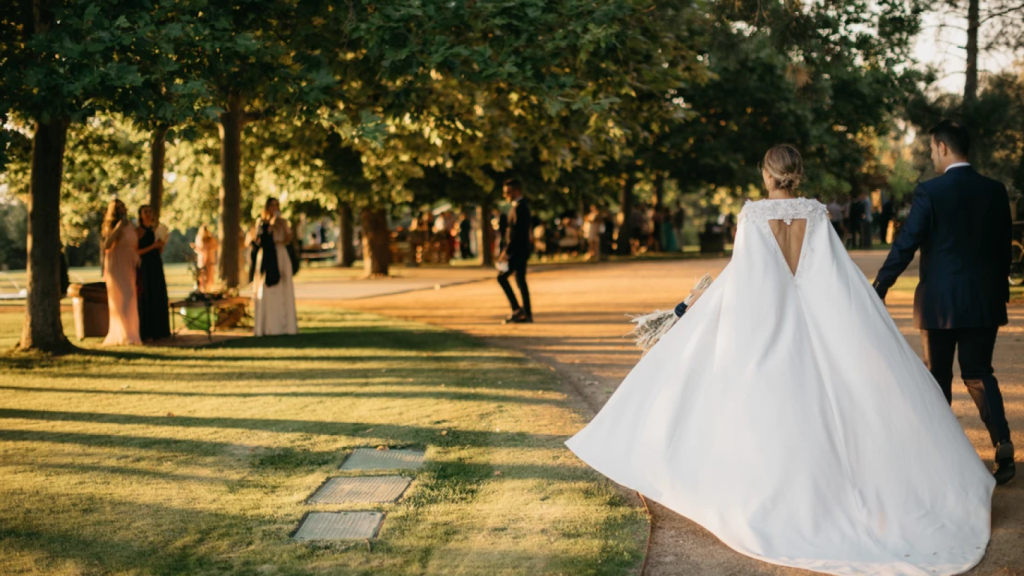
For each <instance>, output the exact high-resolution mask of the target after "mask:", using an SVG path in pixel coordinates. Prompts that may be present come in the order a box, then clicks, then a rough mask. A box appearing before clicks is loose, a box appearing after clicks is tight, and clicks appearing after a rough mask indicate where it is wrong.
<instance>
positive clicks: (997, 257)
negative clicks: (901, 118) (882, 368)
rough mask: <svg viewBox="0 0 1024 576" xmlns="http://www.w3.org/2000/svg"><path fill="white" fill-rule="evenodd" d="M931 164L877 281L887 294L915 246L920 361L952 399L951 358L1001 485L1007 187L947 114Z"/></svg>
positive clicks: (1005, 439)
mask: <svg viewBox="0 0 1024 576" xmlns="http://www.w3.org/2000/svg"><path fill="white" fill-rule="evenodd" d="M931 135H932V138H931V151H932V162H934V164H935V171H936V172H938V173H939V174H941V176H939V177H937V178H934V179H932V180H929V181H927V182H922V183H920V184H918V186H917V189H916V190H914V200H913V204H912V205H911V208H910V215H909V216H908V217H907V222H906V224H905V225H904V226H903V228H901V230H900V235H899V238H897V240H896V242H895V243H894V244H893V246H892V251H891V252H889V257H888V258H886V260H885V264H884V265H883V266H882V268H881V270H879V271H878V275H877V277H876V279H875V283H874V286H875V290H876V291H877V292H878V295H879V296H880V297H881V298H882V299H883V300H884V299H885V295H886V292H888V290H889V288H890V287H892V285H893V284H894V283H895V282H896V278H897V277H899V275H900V274H901V273H902V272H903V271H904V270H905V269H906V268H907V266H908V265H909V264H910V262H911V261H912V260H913V259H914V253H915V252H916V251H917V249H918V248H920V249H921V262H920V264H921V281H920V283H919V284H918V285H917V290H916V292H915V293H914V324H915V326H917V328H919V329H920V330H921V340H922V343H923V344H924V361H925V363H926V364H927V365H928V369H929V370H930V371H931V373H932V376H934V377H935V380H936V381H937V382H938V383H939V387H941V388H942V392H943V394H945V395H946V400H947V401H949V402H952V399H953V392H952V385H953V355H954V352H956V350H957V348H959V360H960V374H961V376H962V377H963V379H964V384H966V385H967V390H968V392H970V394H971V398H972V399H974V403H975V404H976V405H977V406H978V411H979V412H980V414H981V419H982V421H984V423H985V427H986V428H988V433H989V435H990V436H991V438H992V444H993V446H995V447H996V458H995V460H996V467H995V470H994V471H993V474H994V475H995V478H996V481H997V482H998V483H999V484H1005V483H1006V482H1009V481H1010V480H1011V479H1012V478H1013V476H1014V472H1015V466H1014V463H1013V444H1011V443H1010V427H1009V425H1008V424H1007V422H1006V413H1005V411H1004V409H1003V396H1002V394H1001V393H1000V392H999V382H998V381H997V380H996V377H995V375H994V370H993V369H992V351H993V349H994V348H995V343H996V333H997V332H998V331H999V326H1002V325H1004V324H1006V322H1007V318H1006V302H1007V301H1008V300H1009V298H1010V288H1009V282H1008V281H1007V276H1008V275H1009V272H1010V245H1011V235H1012V224H1011V218H1010V201H1009V198H1008V196H1007V194H1006V187H1005V186H1003V185H1002V184H1001V183H1000V182H997V181H996V180H992V179H990V178H986V177H984V176H982V175H981V174H978V173H977V172H975V171H974V169H973V168H971V165H970V164H969V163H968V162H967V152H968V149H969V147H970V139H969V137H968V134H967V129H966V128H964V127H963V126H961V125H960V124H957V123H956V122H952V121H949V120H944V121H943V122H941V123H940V124H939V125H938V126H936V127H935V128H933V129H932V130H931Z"/></svg>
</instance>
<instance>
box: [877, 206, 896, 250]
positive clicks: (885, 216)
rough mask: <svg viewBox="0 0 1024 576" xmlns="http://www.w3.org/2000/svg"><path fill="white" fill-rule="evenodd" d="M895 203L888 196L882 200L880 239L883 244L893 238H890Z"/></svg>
mask: <svg viewBox="0 0 1024 576" xmlns="http://www.w3.org/2000/svg"><path fill="white" fill-rule="evenodd" d="M894 208H895V203H894V202H893V201H892V198H886V199H885V200H884V201H883V202H882V211H881V212H879V213H878V220H879V222H878V241H879V242H881V243H882V244H888V243H889V242H890V241H891V239H890V238H889V223H890V222H892V217H893V212H894Z"/></svg>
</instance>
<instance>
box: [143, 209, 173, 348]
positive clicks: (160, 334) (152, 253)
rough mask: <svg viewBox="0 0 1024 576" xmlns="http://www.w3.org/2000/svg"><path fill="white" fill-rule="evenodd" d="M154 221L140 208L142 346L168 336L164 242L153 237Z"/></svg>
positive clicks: (169, 330) (146, 210) (149, 214)
mask: <svg viewBox="0 0 1024 576" xmlns="http://www.w3.org/2000/svg"><path fill="white" fill-rule="evenodd" d="M156 227H157V223H156V218H155V217H154V214H153V209H152V208H151V207H150V206H149V205H146V206H143V207H141V208H139V248H138V250H139V257H140V262H139V273H138V274H137V275H136V278H137V283H138V286H137V289H138V294H139V299H138V300H139V335H140V336H141V337H142V341H143V342H149V341H151V340H159V339H161V338H167V337H168V336H170V335H171V326H170V321H169V319H168V317H167V280H166V279H165V278H164V262H163V259H162V258H161V257H160V254H161V253H162V252H163V251H164V246H165V244H166V242H167V241H166V240H165V239H163V238H157V236H156Z"/></svg>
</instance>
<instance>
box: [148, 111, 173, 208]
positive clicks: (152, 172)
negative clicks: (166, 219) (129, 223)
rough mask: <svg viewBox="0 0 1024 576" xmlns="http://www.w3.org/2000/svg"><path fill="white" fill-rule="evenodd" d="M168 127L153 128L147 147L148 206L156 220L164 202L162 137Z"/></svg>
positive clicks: (164, 151)
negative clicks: (150, 141)
mask: <svg viewBox="0 0 1024 576" xmlns="http://www.w3.org/2000/svg"><path fill="white" fill-rule="evenodd" d="M169 128H170V126H159V127H157V129H156V130H153V141H152V144H151V146H150V149H149V207H150V208H152V209H153V217H154V218H155V219H157V220H159V219H160V208H161V207H162V206H163V203H164V156H165V154H166V146H165V144H166V141H165V140H164V138H165V137H166V136H167V130H168V129H169Z"/></svg>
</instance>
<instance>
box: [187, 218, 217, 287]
mask: <svg viewBox="0 0 1024 576" xmlns="http://www.w3.org/2000/svg"><path fill="white" fill-rule="evenodd" d="M192 248H194V249H195V251H196V266H197V267H198V268H199V291H200V292H213V289H214V287H215V286H216V285H217V256H218V252H219V251H220V241H219V240H217V237H216V236H214V235H213V233H211V232H210V229H209V228H208V227H207V226H206V224H203V225H202V226H200V227H199V232H197V233H196V241H195V243H194V244H192Z"/></svg>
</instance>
